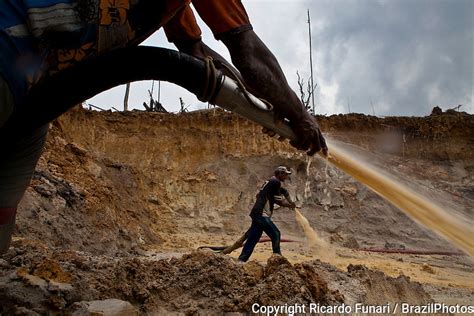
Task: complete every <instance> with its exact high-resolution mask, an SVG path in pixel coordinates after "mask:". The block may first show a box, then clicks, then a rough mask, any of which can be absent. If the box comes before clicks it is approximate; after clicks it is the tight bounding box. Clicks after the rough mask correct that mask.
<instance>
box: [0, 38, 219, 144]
mask: <svg viewBox="0 0 474 316" xmlns="http://www.w3.org/2000/svg"><path fill="white" fill-rule="evenodd" d="M208 72H209V70H208V67H206V63H205V62H204V61H202V60H200V59H197V58H194V57H192V56H189V55H186V54H183V53H180V52H177V51H174V50H169V49H164V48H158V47H146V46H138V47H129V48H124V49H118V50H115V51H112V52H110V53H107V54H104V55H101V56H98V57H93V58H89V59H87V60H84V61H81V62H80V63H78V64H76V65H74V66H72V67H70V68H68V69H65V70H64V71H62V72H59V73H57V74H55V75H52V76H49V77H46V78H45V79H43V80H41V81H40V82H39V83H38V84H36V85H35V86H34V87H33V88H32V89H31V90H30V93H29V94H28V96H27V98H26V100H25V102H24V103H23V104H20V105H19V106H18V107H17V108H16V109H15V112H14V113H13V114H12V116H11V118H10V119H9V120H8V122H7V123H6V124H5V125H4V126H3V127H2V128H1V129H0V136H1V137H2V138H3V137H5V136H6V137H9V136H8V135H12V134H13V135H16V136H18V135H22V134H26V133H28V132H30V131H33V130H35V129H37V128H39V127H41V126H43V125H44V124H47V123H48V122H50V121H52V120H54V119H55V118H57V117H59V116H60V115H61V114H63V113H64V112H66V111H67V110H68V109H70V108H71V107H73V106H74V105H77V104H79V103H81V102H83V101H85V100H87V99H89V98H91V97H93V96H94V95H96V94H98V93H100V92H103V91H105V90H107V89H110V88H113V87H115V86H118V85H120V84H124V83H127V82H133V81H139V80H152V79H153V80H161V81H168V82H171V83H175V84H177V85H179V86H181V87H183V88H185V89H186V90H188V91H190V92H191V93H193V94H195V95H197V96H198V97H199V98H200V99H203V100H205V99H210V98H211V97H212V95H205V94H206V93H207V92H206V91H211V90H210V89H209V80H212V78H209V73H208ZM218 76H220V74H218ZM215 80H216V78H214V81H215Z"/></svg>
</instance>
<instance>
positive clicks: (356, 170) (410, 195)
mask: <svg viewBox="0 0 474 316" xmlns="http://www.w3.org/2000/svg"><path fill="white" fill-rule="evenodd" d="M328 147H329V157H328V161H329V162H330V163H332V164H333V165H335V166H336V167H337V168H339V169H341V170H343V171H345V172H346V173H347V174H349V175H351V176H352V177H354V178H355V179H356V180H358V181H360V182H362V183H364V184H365V185H366V186H368V187H369V188H370V189H372V190H373V191H374V192H375V193H377V194H378V195H380V196H382V197H383V198H385V199H386V200H387V201H389V202H391V203H392V204H393V205H395V206H396V207H397V208H398V209H400V210H402V211H403V212H405V213H406V214H407V215H408V216H410V217H411V218H412V219H414V220H415V221H417V222H418V223H420V224H422V225H424V226H425V227H427V228H429V229H431V230H432V231H434V232H436V233H438V234H439V235H441V236H442V237H444V238H446V239H447V240H449V241H450V242H451V243H453V244H454V245H456V246H458V247H459V248H460V249H462V250H464V251H465V252H466V253H468V254H469V255H471V256H473V257H474V225H473V224H472V221H469V220H466V219H462V218H460V217H458V216H456V212H454V211H451V212H450V211H449V210H446V209H443V208H441V207H440V206H438V205H437V204H435V203H433V202H431V201H429V200H428V199H427V198H425V197H423V196H421V195H420V194H417V193H415V192H412V190H411V189H409V188H408V187H407V186H405V185H403V184H401V183H399V182H397V181H395V180H393V179H391V178H389V177H387V176H385V175H383V174H381V173H380V172H378V171H377V170H375V169H373V168H371V167H370V166H368V165H367V164H365V163H363V162H361V161H359V160H356V159H354V158H353V157H351V155H350V154H348V153H347V152H345V151H344V150H342V149H341V148H339V147H338V146H337V145H336V144H334V143H332V142H328Z"/></svg>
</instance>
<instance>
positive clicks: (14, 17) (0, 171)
mask: <svg viewBox="0 0 474 316" xmlns="http://www.w3.org/2000/svg"><path fill="white" fill-rule="evenodd" d="M91 3H92V5H91ZM94 3H95V4H96V5H95V6H94ZM192 3H193V5H194V8H195V9H196V11H197V12H198V13H199V15H200V16H201V18H202V19H203V20H204V22H205V23H206V24H207V25H208V26H209V27H210V29H211V30H212V32H213V33H214V36H215V38H216V39H218V40H222V42H223V43H224V44H225V45H226V46H227V48H228V50H229V52H230V55H231V57H232V62H233V64H234V65H235V67H236V68H237V69H238V70H239V71H240V74H237V76H242V78H243V80H244V83H245V85H246V86H247V87H248V88H249V90H250V92H252V93H253V94H255V95H256V96H257V97H260V98H264V99H265V100H267V101H268V102H270V103H271V104H272V105H273V107H274V111H275V115H276V117H278V118H279V119H281V120H283V119H286V120H288V122H289V124H290V126H291V128H292V129H293V131H294V132H295V134H296V135H297V137H298V142H292V143H291V144H292V145H293V146H294V147H296V148H297V149H300V150H307V151H308V154H310V155H313V154H314V153H316V152H318V151H320V150H321V149H323V151H327V147H326V144H325V141H324V138H323V136H322V134H321V132H320V130H319V126H318V124H317V122H316V120H315V119H314V117H312V116H311V115H310V114H309V113H308V112H307V111H306V109H305V107H304V106H303V104H302V103H301V102H300V100H299V98H298V97H297V95H296V94H295V93H294V92H293V91H292V90H291V88H290V87H289V86H288V83H287V81H286V78H285V76H284V74H283V72H282V70H281V68H280V65H279V64H278V62H277V60H276V58H275V57H274V55H273V54H272V53H271V52H270V50H269V49H268V48H267V47H266V46H265V45H264V43H263V42H262V41H261V40H260V39H259V37H258V36H257V35H256V34H255V32H254V31H253V29H252V25H251V24H250V21H249V18H248V16H247V13H246V11H245V9H244V7H243V5H242V3H241V1H239V0H226V1H222V0H194V1H192ZM190 4H191V1H190V0H187V1H183V0H135V1H130V0H123V1H110V0H98V1H92V2H91V1H83V0H31V1H17V0H2V1H0V51H1V52H2V53H1V58H0V139H7V141H6V143H5V141H4V143H1V144H0V148H1V149H0V150H1V153H2V154H1V155H0V254H1V253H3V252H5V251H6V250H7V249H8V246H9V243H10V239H11V234H12V231H13V228H14V226H15V218H16V210H17V206H18V203H19V202H20V199H21V198H22V196H23V194H24V192H25V190H26V188H27V187H28V185H29V182H30V180H31V177H32V174H33V171H34V169H35V166H36V163H37V161H38V159H39V157H40V155H41V152H42V149H43V145H44V142H45V139H46V134H47V130H48V127H47V126H43V127H41V128H39V129H37V130H35V131H31V132H29V131H28V133H25V134H26V135H22V136H18V135H10V134H9V135H7V137H6V136H5V134H6V132H5V131H4V130H5V129H3V130H2V127H5V126H7V124H9V120H10V119H11V118H12V117H15V113H18V112H20V113H21V111H19V109H21V108H22V105H23V104H24V103H25V99H26V98H27V96H28V94H29V92H30V91H31V90H32V89H31V88H32V87H35V86H37V85H38V82H41V81H43V80H44V79H45V78H48V77H54V76H55V75H57V74H59V73H64V70H65V69H71V68H73V67H76V68H80V67H81V62H83V61H86V60H94V58H95V57H97V56H107V53H108V52H111V51H117V50H120V49H123V48H125V47H129V46H137V45H138V44H139V43H141V42H142V41H143V40H145V39H146V38H147V37H149V36H150V35H151V34H153V33H154V32H155V31H156V30H158V29H159V28H161V27H164V29H165V32H166V34H167V36H168V38H169V40H170V41H172V42H173V43H174V44H175V45H176V47H177V48H178V49H179V50H180V51H182V52H185V53H188V54H190V55H193V56H195V57H197V58H201V59H204V58H208V57H212V59H213V60H214V61H216V65H217V64H218V63H219V62H220V63H222V64H226V65H229V64H228V63H227V61H225V59H224V58H222V57H221V56H219V55H218V54H217V53H216V52H214V51H213V50H211V49H210V48H209V47H208V46H206V45H205V44H204V43H203V42H202V40H201V30H200V29H199V27H198V25H197V23H196V20H195V18H194V15H193V12H192V10H191V8H190ZM73 69H74V68H73ZM115 69H116V71H117V72H118V73H120V74H121V75H127V74H123V73H122V72H120V71H121V67H120V65H119V64H118V65H117V67H116V68H115ZM221 70H222V71H223V72H224V73H226V74H228V73H227V72H226V69H221ZM93 75H94V74H90V76H93ZM111 75H113V74H111ZM186 75H187V74H186V73H182V76H186ZM84 85H87V80H86V79H84V80H83V84H81V85H77V89H78V91H79V92H80V91H83V90H81V89H83V86H84ZM38 86H39V85H38ZM57 93H58V94H61V91H58V92H57ZM66 97H67V96H66ZM51 98H54V95H51ZM37 106H38V107H42V108H44V111H48V109H49V108H48V104H47V103H45V104H37ZM22 115H23V114H22ZM25 115H27V114H25ZM270 133H273V132H271V131H270ZM2 135H3V137H2Z"/></svg>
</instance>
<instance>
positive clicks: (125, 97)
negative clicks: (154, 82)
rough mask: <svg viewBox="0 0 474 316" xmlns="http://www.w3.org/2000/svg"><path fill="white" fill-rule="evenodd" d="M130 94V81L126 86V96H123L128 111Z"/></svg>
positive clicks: (125, 108)
mask: <svg viewBox="0 0 474 316" xmlns="http://www.w3.org/2000/svg"><path fill="white" fill-rule="evenodd" d="M129 94H130V82H128V83H127V85H126V87H125V96H124V98H123V110H124V111H128V96H129Z"/></svg>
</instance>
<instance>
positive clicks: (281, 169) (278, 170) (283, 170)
mask: <svg viewBox="0 0 474 316" xmlns="http://www.w3.org/2000/svg"><path fill="white" fill-rule="evenodd" d="M280 173H286V174H291V171H290V169H288V168H287V167H285V166H279V167H277V168H276V169H275V174H280Z"/></svg>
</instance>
